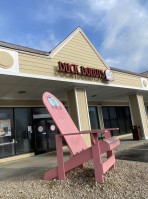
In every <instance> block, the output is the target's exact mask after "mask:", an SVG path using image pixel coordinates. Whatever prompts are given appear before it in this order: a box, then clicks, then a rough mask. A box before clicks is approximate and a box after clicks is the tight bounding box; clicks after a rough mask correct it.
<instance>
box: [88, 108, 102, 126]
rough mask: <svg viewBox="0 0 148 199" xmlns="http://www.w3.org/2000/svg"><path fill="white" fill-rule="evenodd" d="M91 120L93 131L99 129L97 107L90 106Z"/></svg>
mask: <svg viewBox="0 0 148 199" xmlns="http://www.w3.org/2000/svg"><path fill="white" fill-rule="evenodd" d="M88 110H89V118H90V124H91V129H99V128H100V126H99V119H98V114H97V107H96V106H89V107H88Z"/></svg>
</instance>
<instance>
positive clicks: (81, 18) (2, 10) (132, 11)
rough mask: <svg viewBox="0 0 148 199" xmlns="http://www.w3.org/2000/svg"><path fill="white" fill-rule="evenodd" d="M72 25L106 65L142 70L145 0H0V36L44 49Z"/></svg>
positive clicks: (147, 46)
mask: <svg viewBox="0 0 148 199" xmlns="http://www.w3.org/2000/svg"><path fill="white" fill-rule="evenodd" d="M78 26H80V27H81V28H82V30H83V31H84V33H85V34H86V36H87V37H88V38H89V40H90V42H91V43H92V44H93V45H94V47H95V48H96V49H97V51H98V52H99V53H100V54H101V56H102V58H103V59H104V60H105V62H106V63H107V64H108V65H109V66H112V67H115V68H119V69H124V70H129V71H133V72H137V73H141V72H144V71H147V70H148V0H124V1H122V0H13V1H12V0H1V1H0V41H5V42H10V43H13V44H18V45H23V46H27V47H30V48H35V49H40V50H44V51H48V52H49V51H50V50H52V49H53V48H54V47H55V46H56V45H57V44H58V43H60V42H61V41H62V40H63V39H64V38H65V37H67V36H68V35H69V34H70V33H71V32H72V31H73V30H74V29H75V28H77V27H78Z"/></svg>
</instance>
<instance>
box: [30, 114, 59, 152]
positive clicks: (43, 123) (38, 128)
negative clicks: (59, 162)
mask: <svg viewBox="0 0 148 199" xmlns="http://www.w3.org/2000/svg"><path fill="white" fill-rule="evenodd" d="M34 133H35V151H36V153H37V154H39V153H43V152H48V151H53V150H55V149H56V142H55V135H56V134H58V128H57V127H56V125H55V123H54V121H53V120H52V118H44V119H43V118H42V119H35V120H34Z"/></svg>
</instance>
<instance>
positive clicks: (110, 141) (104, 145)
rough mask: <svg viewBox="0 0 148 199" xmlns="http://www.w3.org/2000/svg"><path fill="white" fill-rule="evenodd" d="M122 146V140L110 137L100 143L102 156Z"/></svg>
mask: <svg viewBox="0 0 148 199" xmlns="http://www.w3.org/2000/svg"><path fill="white" fill-rule="evenodd" d="M119 144H120V140H119V139H118V138H117V137H114V136H113V137H110V138H107V139H104V140H103V141H101V142H99V145H100V151H101V154H102V153H105V152H106V151H110V150H112V149H114V148H115V147H116V146H118V145H119Z"/></svg>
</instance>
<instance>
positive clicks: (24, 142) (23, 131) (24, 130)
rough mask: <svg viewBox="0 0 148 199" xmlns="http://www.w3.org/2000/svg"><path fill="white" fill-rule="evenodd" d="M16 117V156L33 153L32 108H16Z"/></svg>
mask: <svg viewBox="0 0 148 199" xmlns="http://www.w3.org/2000/svg"><path fill="white" fill-rule="evenodd" d="M14 115H15V118H14V121H15V141H16V145H15V147H16V154H22V153H29V152H32V151H33V145H32V114H31V108H14ZM22 116H23V117H22Z"/></svg>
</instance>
